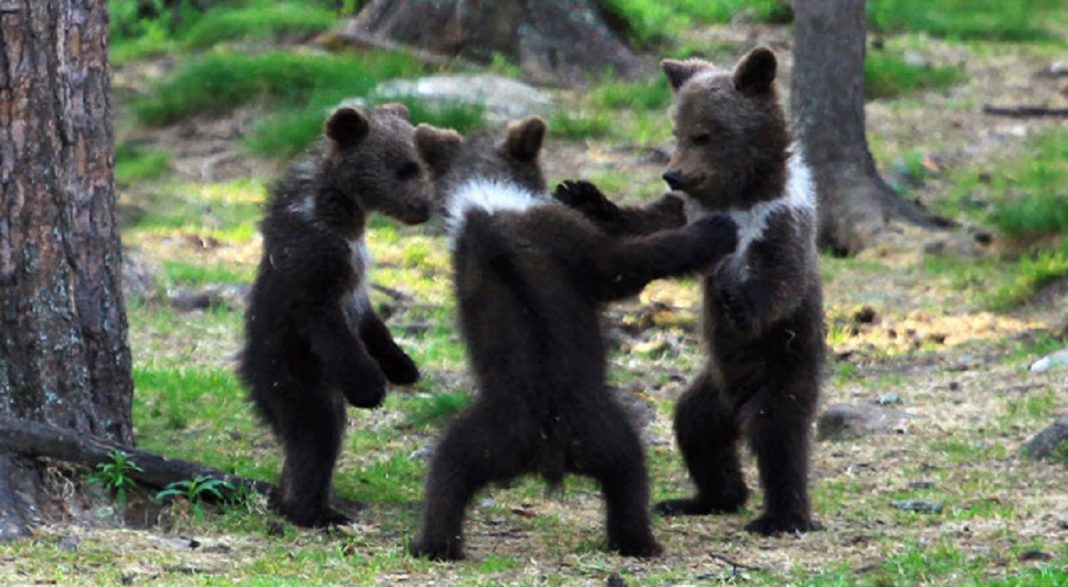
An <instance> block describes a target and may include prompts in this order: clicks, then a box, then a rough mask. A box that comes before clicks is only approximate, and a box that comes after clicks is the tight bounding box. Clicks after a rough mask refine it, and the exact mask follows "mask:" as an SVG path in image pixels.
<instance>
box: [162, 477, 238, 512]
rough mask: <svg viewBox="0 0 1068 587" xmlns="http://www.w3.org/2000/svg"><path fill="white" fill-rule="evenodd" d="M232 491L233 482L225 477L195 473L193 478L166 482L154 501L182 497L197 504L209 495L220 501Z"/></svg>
mask: <svg viewBox="0 0 1068 587" xmlns="http://www.w3.org/2000/svg"><path fill="white" fill-rule="evenodd" d="M234 491H235V489H234V484H233V483H231V482H229V481H227V480H225V479H219V478H218V477H208V476H207V475H197V476H196V477H195V478H193V479H183V480H182V481H175V482H173V483H170V484H168V485H167V486H166V487H164V488H163V490H162V491H160V492H159V493H157V494H156V501H164V500H166V499H174V498H178V497H182V498H185V499H186V500H188V501H189V502H190V503H192V504H194V505H197V504H199V503H201V502H202V501H203V500H204V498H205V497H210V498H212V499H214V500H216V501H220V502H221V501H224V500H225V499H226V496H227V495H231V494H233V493H234Z"/></svg>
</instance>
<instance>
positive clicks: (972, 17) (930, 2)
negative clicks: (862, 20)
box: [867, 0, 1064, 41]
mask: <svg viewBox="0 0 1068 587" xmlns="http://www.w3.org/2000/svg"><path fill="white" fill-rule="evenodd" d="M1063 8H1064V3H1063V0H1012V1H1006V0H869V1H868V4H867V10H868V23H869V26H870V27H871V28H872V29H873V30H875V31H884V32H912V33H918V32H926V33H929V34H931V35H935V36H939V37H949V38H958V39H990V40H1003V41H1026V40H1035V39H1042V38H1046V37H1049V36H1050V33H1049V32H1048V30H1047V29H1046V23H1045V20H1046V18H1047V17H1048V16H1050V15H1051V14H1054V13H1056V11H1058V10H1063Z"/></svg>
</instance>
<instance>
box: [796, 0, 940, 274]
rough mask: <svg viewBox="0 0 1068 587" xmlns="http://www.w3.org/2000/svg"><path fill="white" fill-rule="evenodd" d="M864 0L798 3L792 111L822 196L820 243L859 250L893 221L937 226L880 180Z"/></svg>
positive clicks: (844, 250)
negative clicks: (868, 114)
mask: <svg viewBox="0 0 1068 587" xmlns="http://www.w3.org/2000/svg"><path fill="white" fill-rule="evenodd" d="M864 4H865V0H794V71H793V80H792V82H791V91H790V94H791V99H790V102H791V104H790V106H791V111H792V114H793V118H794V124H795V127H796V131H797V134H798V138H799V139H800V140H801V143H802V145H803V146H804V149H805V154H806V156H807V158H808V162H809V164H810V165H811V166H812V169H813V174H814V176H815V180H816V187H817V192H818V197H819V206H820V222H819V228H820V230H819V240H820V246H821V247H823V248H828V249H831V250H834V251H838V252H841V253H855V252H857V251H859V250H861V249H863V248H865V247H867V246H869V245H870V244H871V243H872V242H873V241H874V240H875V239H877V238H878V237H877V235H878V234H879V232H880V231H881V230H882V229H883V228H885V227H886V225H887V224H888V223H890V222H893V221H896V220H903V221H906V222H911V223H914V224H919V225H922V226H930V227H933V226H936V222H935V221H934V219H932V218H930V217H928V216H927V215H925V214H924V213H923V212H921V211H920V210H918V209H916V208H915V207H913V206H912V205H911V204H909V203H908V202H906V201H905V200H903V199H901V198H900V197H898V196H897V194H896V193H894V191H893V190H892V189H891V188H890V186H888V185H887V184H886V182H885V181H883V179H882V178H881V177H880V176H879V172H878V170H877V169H876V168H875V162H874V160H873V159H872V156H871V151H870V150H869V149H868V142H867V138H866V136H865V124H864V50H865V37H866V31H865V12H864Z"/></svg>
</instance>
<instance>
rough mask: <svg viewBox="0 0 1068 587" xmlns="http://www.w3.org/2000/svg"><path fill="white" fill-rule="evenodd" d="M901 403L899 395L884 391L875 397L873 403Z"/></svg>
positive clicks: (886, 404) (887, 404)
mask: <svg viewBox="0 0 1068 587" xmlns="http://www.w3.org/2000/svg"><path fill="white" fill-rule="evenodd" d="M900 403H901V396H900V395H898V394H896V393H884V394H882V395H880V396H879V397H877V398H875V404H876V405H880V406H891V405H897V404H900Z"/></svg>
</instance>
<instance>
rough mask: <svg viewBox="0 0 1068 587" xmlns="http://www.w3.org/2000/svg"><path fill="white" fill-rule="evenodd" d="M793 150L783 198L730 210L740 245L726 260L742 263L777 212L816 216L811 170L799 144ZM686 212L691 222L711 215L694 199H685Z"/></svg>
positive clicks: (762, 236)
mask: <svg viewBox="0 0 1068 587" xmlns="http://www.w3.org/2000/svg"><path fill="white" fill-rule="evenodd" d="M791 151H792V153H791V155H790V160H789V162H788V164H787V179H786V191H785V193H784V194H783V195H782V196H781V197H779V198H776V199H774V200H768V201H766V202H759V203H757V204H754V205H753V206H752V207H750V208H746V209H744V210H730V211H728V212H727V214H728V215H729V216H730V217H731V219H732V220H734V221H735V222H736V223H737V224H738V247H737V248H736V249H735V251H734V253H733V254H731V255H730V256H729V257H728V258H727V259H726V260H725V262H728V263H743V262H744V260H745V257H746V254H747V253H748V252H749V247H751V246H752V245H753V243H754V242H757V241H759V240H761V239H762V238H764V232H765V231H766V230H767V228H768V221H769V219H770V218H771V217H772V216H773V215H775V214H779V213H782V212H786V213H789V214H791V215H793V216H800V215H807V216H810V217H812V218H815V213H816V191H815V186H814V184H813V182H812V171H811V170H810V169H809V167H808V165H807V164H806V163H805V160H804V158H803V157H802V155H801V153H800V150H799V149H798V148H797V147H796V146H795V147H794V148H793V149H791ZM685 211H686V217H687V220H689V221H691V222H692V221H693V220H696V219H697V218H700V217H701V216H704V215H706V214H708V212H706V211H704V210H703V209H701V208H700V204H698V203H697V202H695V201H694V200H692V199H691V198H687V199H686V206H685Z"/></svg>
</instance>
